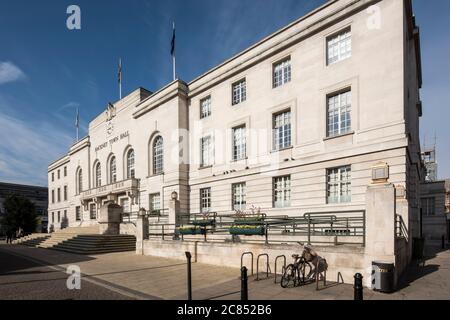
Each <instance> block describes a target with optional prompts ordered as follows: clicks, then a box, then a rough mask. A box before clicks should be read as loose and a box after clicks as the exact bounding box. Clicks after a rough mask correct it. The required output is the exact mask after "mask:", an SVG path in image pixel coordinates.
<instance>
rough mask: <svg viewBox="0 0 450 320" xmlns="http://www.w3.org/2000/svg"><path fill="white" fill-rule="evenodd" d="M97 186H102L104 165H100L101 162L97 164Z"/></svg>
mask: <svg viewBox="0 0 450 320" xmlns="http://www.w3.org/2000/svg"><path fill="white" fill-rule="evenodd" d="M95 186H96V187H97V188H98V187H101V186H102V167H101V166H100V162H99V163H97V165H96V166H95Z"/></svg>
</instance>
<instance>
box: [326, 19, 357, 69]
mask: <svg viewBox="0 0 450 320" xmlns="http://www.w3.org/2000/svg"><path fill="white" fill-rule="evenodd" d="M351 56H352V32H351V29H350V28H346V29H344V30H342V31H340V32H339V33H337V34H335V35H333V36H331V37H328V39H327V64H328V65H331V64H334V63H337V62H339V61H342V60H345V59H348V58H350V57H351Z"/></svg>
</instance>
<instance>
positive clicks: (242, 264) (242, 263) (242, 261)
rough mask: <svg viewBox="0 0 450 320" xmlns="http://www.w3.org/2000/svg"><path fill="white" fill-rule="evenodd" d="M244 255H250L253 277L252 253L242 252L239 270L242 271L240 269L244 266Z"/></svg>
mask: <svg viewBox="0 0 450 320" xmlns="http://www.w3.org/2000/svg"><path fill="white" fill-rule="evenodd" d="M246 255H251V256H252V269H251V270H252V274H251V275H253V258H254V256H253V252H244V253H243V254H242V255H241V270H242V267H243V266H244V256H246Z"/></svg>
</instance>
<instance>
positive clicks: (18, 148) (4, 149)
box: [0, 111, 73, 186]
mask: <svg viewBox="0 0 450 320" xmlns="http://www.w3.org/2000/svg"><path fill="white" fill-rule="evenodd" d="M0 137H4V138H2V139H0V180H2V181H8V182H15V183H23V184H36V185H43V186H45V185H46V184H47V167H48V165H49V163H50V162H51V161H53V160H55V159H57V158H58V157H60V156H62V155H63V154H64V152H65V151H66V150H67V148H68V146H69V145H70V144H71V143H72V142H73V138H72V137H71V136H69V135H68V134H67V133H66V132H65V131H63V130H61V129H60V128H58V127H56V126H55V125H54V124H53V123H51V122H49V121H44V122H30V121H24V120H22V119H19V118H18V117H15V116H11V115H7V114H5V113H2V111H0Z"/></svg>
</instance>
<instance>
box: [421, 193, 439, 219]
mask: <svg viewBox="0 0 450 320" xmlns="http://www.w3.org/2000/svg"><path fill="white" fill-rule="evenodd" d="M420 204H421V207H422V213H423V215H425V216H434V215H436V198H435V197H427V198H422V199H420Z"/></svg>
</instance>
